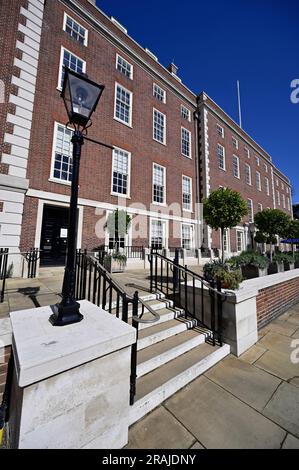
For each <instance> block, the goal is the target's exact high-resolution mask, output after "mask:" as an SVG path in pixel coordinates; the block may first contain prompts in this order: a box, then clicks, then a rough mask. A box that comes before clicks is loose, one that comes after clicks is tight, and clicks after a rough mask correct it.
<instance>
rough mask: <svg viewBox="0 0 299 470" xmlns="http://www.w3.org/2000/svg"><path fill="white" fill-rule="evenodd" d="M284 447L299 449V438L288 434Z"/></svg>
mask: <svg viewBox="0 0 299 470" xmlns="http://www.w3.org/2000/svg"><path fill="white" fill-rule="evenodd" d="M282 448H283V449H299V439H297V437H294V436H292V434H288V435H287V437H286V440H285V441H284V443H283V446H282Z"/></svg>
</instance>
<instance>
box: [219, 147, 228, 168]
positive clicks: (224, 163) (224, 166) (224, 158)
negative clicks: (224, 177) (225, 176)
mask: <svg viewBox="0 0 299 470" xmlns="http://www.w3.org/2000/svg"><path fill="white" fill-rule="evenodd" d="M219 147H221V148H222V149H223V168H222V167H221V166H220V164H219V155H218V148H219ZM217 162H218V168H219V170H222V171H226V157H225V147H224V146H223V145H221V144H219V143H217Z"/></svg>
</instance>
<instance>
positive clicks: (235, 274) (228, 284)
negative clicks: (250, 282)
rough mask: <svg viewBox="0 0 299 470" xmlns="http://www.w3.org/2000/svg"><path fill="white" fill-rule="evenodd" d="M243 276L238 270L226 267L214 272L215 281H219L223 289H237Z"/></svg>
mask: <svg viewBox="0 0 299 470" xmlns="http://www.w3.org/2000/svg"><path fill="white" fill-rule="evenodd" d="M242 280H243V277H242V274H241V272H240V271H238V270H237V271H227V270H226V269H219V270H218V271H217V273H216V281H220V282H221V287H223V288H224V289H232V290H236V289H239V286H240V283H241V282H242Z"/></svg>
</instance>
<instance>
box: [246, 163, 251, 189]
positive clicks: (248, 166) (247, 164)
mask: <svg viewBox="0 0 299 470" xmlns="http://www.w3.org/2000/svg"><path fill="white" fill-rule="evenodd" d="M246 168H248V169H249V181H250V182H249V183H248V181H246V177H247V173H246ZM245 183H246V184H248V186H252V174H251V166H250V165H249V163H245Z"/></svg>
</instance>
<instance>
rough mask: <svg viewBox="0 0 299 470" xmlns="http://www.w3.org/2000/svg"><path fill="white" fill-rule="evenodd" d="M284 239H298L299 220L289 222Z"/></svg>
mask: <svg viewBox="0 0 299 470" xmlns="http://www.w3.org/2000/svg"><path fill="white" fill-rule="evenodd" d="M284 236H285V238H299V220H296V219H294V220H290V221H289V225H288V227H287V230H286V233H285V235H284Z"/></svg>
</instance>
